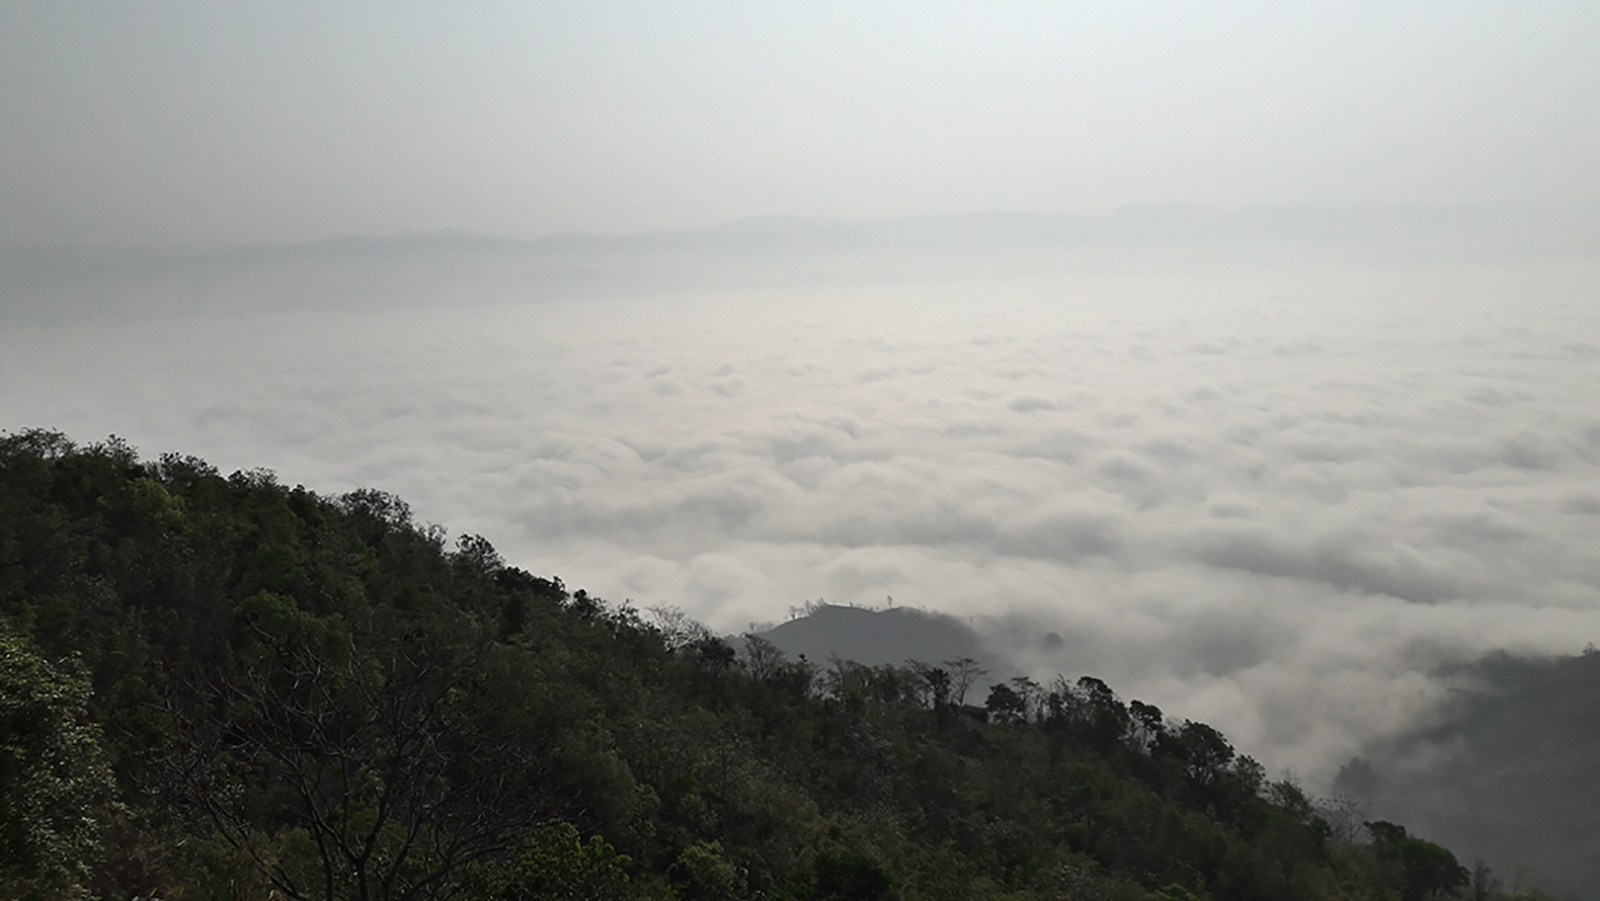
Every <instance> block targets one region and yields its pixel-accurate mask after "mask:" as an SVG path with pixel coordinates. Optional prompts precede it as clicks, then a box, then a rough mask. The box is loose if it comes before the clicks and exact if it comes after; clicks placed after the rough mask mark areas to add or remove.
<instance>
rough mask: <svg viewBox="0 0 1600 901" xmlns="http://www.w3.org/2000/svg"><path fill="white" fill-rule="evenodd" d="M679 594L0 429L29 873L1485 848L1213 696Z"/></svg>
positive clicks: (280, 490) (120, 884) (1437, 875)
mask: <svg viewBox="0 0 1600 901" xmlns="http://www.w3.org/2000/svg"><path fill="white" fill-rule="evenodd" d="M651 613H652V614H653V619H652V621H646V620H645V619H644V618H642V617H641V616H640V615H639V613H638V612H637V611H635V610H633V609H632V608H630V607H627V606H614V605H609V604H607V603H605V602H604V601H603V600H601V599H599V598H596V597H593V596H590V595H588V594H586V593H584V592H583V591H575V592H571V593H569V592H568V591H567V589H566V587H565V586H564V585H563V584H562V583H561V581H560V580H559V579H556V578H553V577H552V578H542V577H539V576H535V575H532V574H530V573H526V572H524V571H522V570H520V569H516V568H514V567H511V566H508V565H507V564H506V562H505V561H504V559H503V558H502V557H501V555H500V554H499V553H498V552H497V551H495V549H494V548H493V546H492V545H491V544H490V543H489V542H488V541H487V540H486V539H484V538H482V537H479V536H467V537H464V538H461V539H459V540H458V541H456V542H455V543H454V545H453V546H451V545H449V544H447V542H446V541H445V536H444V533H443V531H442V530H441V529H438V528H436V527H431V526H423V525H419V524H417V523H416V522H415V521H414V520H413V518H412V515H411V512H410V510H409V508H408V507H407V506H406V505H405V503H404V502H403V501H401V500H400V499H398V498H395V497H393V496H392V495H388V494H384V493H382V492H378V491H371V490H362V491H356V492H352V493H350V494H347V495H344V496H341V497H338V498H325V497H321V496H319V495H317V494H315V493H313V492H310V491H307V490H305V489H304V488H299V487H293V488H291V487H287V486H285V485H282V484H280V483H279V481H278V480H277V478H276V477H275V476H273V475H272V474H271V473H266V472H260V471H257V472H242V473H234V474H233V475H231V476H227V477H224V476H222V475H221V474H220V473H218V472H217V471H216V470H214V469H213V468H211V467H209V466H208V465H206V464H205V463H204V462H203V461H199V460H195V459H194V458H189V457H179V456H177V455H167V456H164V457H162V458H161V459H160V460H159V461H157V462H155V463H142V462H140V461H139V460H138V458H137V455H136V454H134V453H133V451H132V449H131V448H129V447H127V446H126V444H123V443H121V442H117V441H114V440H113V441H108V442H105V443H103V444H99V445H91V446H87V447H79V446H77V445H74V444H73V443H72V442H71V441H69V440H67V439H66V438H65V437H63V436H61V435H59V434H56V433H49V432H24V433H21V434H18V435H7V436H0V614H3V615H4V616H5V617H6V618H7V619H9V620H10V621H11V622H12V623H13V624H14V625H15V628H16V629H17V631H18V632H19V633H20V634H18V635H11V634H9V633H3V634H0V637H3V642H0V651H3V654H4V657H3V660H4V664H3V665H4V670H3V673H0V685H3V687H4V689H5V693H4V696H3V698H0V703H3V704H4V705H5V706H4V708H3V710H4V711H5V716H6V717H7V718H8V719H7V720H6V731H5V732H4V733H3V734H0V741H3V742H4V755H5V756H4V757H3V758H0V790H3V791H4V792H5V800H6V804H7V808H6V810H7V814H8V815H7V816H6V818H5V820H4V829H5V832H4V835H5V842H6V844H5V847H4V849H3V853H4V854H5V855H6V856H5V858H4V860H3V862H0V865H3V867H4V871H3V873H4V876H3V878H4V879H6V880H9V881H8V882H6V883H5V886H6V888H5V891H4V892H3V893H0V894H6V895H13V896H17V895H26V894H27V893H28V892H32V893H33V894H34V895H36V896H39V897H47V896H50V895H51V894H52V893H53V894H55V895H60V896H70V895H71V894H72V893H73V892H80V893H81V892H85V891H87V892H92V893H93V894H94V895H97V896H100V897H106V898H119V899H120V898H128V897H152V896H159V897H177V896H180V895H181V896H182V897H184V898H186V899H204V898H218V899H221V898H227V899H256V898H260V899H265V898H268V897H278V898H294V899H312V898H319V899H327V901H332V899H403V898H404V899H423V898H434V899H443V898H465V897H487V896H491V895H493V896H498V897H501V898H534V897H539V898H545V897H555V898H559V897H574V898H576V897H583V898H640V897H670V896H676V897H677V898H680V899H683V901H691V899H743V898H756V897H762V898H769V899H774V901H778V899H793V901H802V899H840V901H843V899H885V898H891V897H892V898H898V899H902V901H923V899H930V901H931V899H952V901H954V899H972V898H995V899H1000V898H1004V899H1010V901H1024V899H1046V898H1049V899H1057V898H1075V899H1102V901H1112V899H1127V901H1147V899H1149V898H1152V897H1157V898H1162V899H1165V901H1191V899H1207V898H1213V899H1220V898H1229V899H1233V898H1237V899H1242V901H1255V899H1263V901H1264V899H1308V901H1310V899H1330V901H1332V899H1363V898H1370V899H1374V901H1378V899H1388V898H1390V897H1399V898H1402V899H1404V901H1425V899H1426V898H1428V897H1431V896H1433V895H1436V894H1440V893H1450V892H1453V891H1456V890H1457V889H1458V888H1459V887H1460V886H1461V885H1462V884H1463V883H1462V882H1460V881H1459V880H1458V878H1457V877H1458V875H1459V873H1458V872H1457V870H1452V869H1451V868H1450V867H1451V866H1453V865H1454V858H1453V857H1449V856H1448V852H1446V851H1444V850H1443V849H1441V848H1438V847H1437V846H1435V845H1432V844H1430V843H1427V842H1423V841H1421V840H1420V839H1416V838H1413V837H1411V836H1409V835H1406V834H1404V832H1403V830H1401V831H1400V832H1399V833H1390V832H1385V831H1384V829H1383V828H1382V827H1379V828H1376V829H1375V830H1374V831H1373V832H1372V835H1373V836H1374V840H1373V841H1372V842H1371V843H1370V844H1367V845H1362V844H1359V843H1358V842H1357V841H1356V840H1355V839H1354V838H1352V837H1351V836H1347V835H1344V834H1343V833H1342V832H1341V833H1338V834H1336V831H1335V830H1333V829H1332V828H1330V827H1329V825H1328V823H1327V822H1325V821H1324V820H1322V819H1318V818H1317V817H1316V816H1314V812H1315V811H1316V809H1317V808H1316V807H1315V805H1313V804H1312V803H1311V802H1310V800H1309V799H1307V798H1306V797H1305V796H1304V793H1303V792H1300V791H1299V790H1298V789H1297V788H1295V787H1294V786H1292V785H1290V784H1288V783H1270V782H1268V781H1267V780H1266V779H1265V778H1264V773H1263V772H1262V770H1261V768H1260V766H1259V765H1258V764H1256V763H1255V762H1254V761H1252V760H1250V759H1249V758H1248V757H1244V756H1241V755H1239V754H1238V753H1237V752H1236V751H1235V749H1234V748H1233V746H1232V745H1231V744H1230V743H1229V742H1228V741H1227V739H1226V738H1225V737H1224V736H1223V735H1221V734H1220V733H1219V732H1217V731H1216V730H1215V729H1213V728H1211V727H1209V726H1207V725H1205V724H1203V723H1195V722H1171V721H1169V720H1168V719H1167V718H1166V717H1165V716H1164V715H1163V714H1162V712H1161V711H1160V710H1159V709H1157V708H1155V707H1154V706H1152V705H1148V704H1143V703H1141V702H1138V701H1132V702H1124V701H1122V700H1121V699H1119V698H1118V697H1117V696H1116V694H1115V693H1114V692H1113V691H1112V690H1111V688H1110V687H1109V686H1107V685H1106V684H1105V683H1104V682H1102V681H1100V680H1098V679H1094V678H1092V677H1083V678H1080V679H1077V680H1076V681H1068V680H1067V679H1065V678H1057V679H1056V680H1055V681H1054V682H1053V683H1051V684H1050V685H1049V686H1048V687H1045V686H1040V685H1039V684H1037V683H1034V682H1033V681H1032V680H1029V679H1026V678H1016V679H1011V680H1007V681H1005V682H1001V683H1000V684H999V685H997V686H996V688H995V689H994V690H993V691H992V692H991V694H990V696H989V705H988V711H989V713H990V714H991V719H992V720H994V721H993V722H990V723H980V722H978V721H977V720H975V719H974V718H973V717H971V716H969V715H964V713H968V714H970V713H971V710H970V708H969V709H967V710H966V711H965V712H964V711H963V709H962V705H963V704H964V702H965V700H966V693H967V692H968V691H969V690H970V689H971V688H972V686H973V685H974V684H975V683H976V681H977V680H978V679H979V678H980V677H981V676H982V675H983V674H984V673H983V671H982V670H981V669H979V668H978V666H977V664H976V662H975V661H973V660H971V659H966V658H963V659H959V660H951V661H945V662H944V663H943V664H942V665H940V666H932V665H928V664H923V663H917V662H908V663H907V664H906V665H905V666H899V667H897V666H877V667H865V666H860V665H857V664H855V663H852V662H850V661H844V660H836V661H833V662H832V664H831V666H830V667H828V668H827V669H826V670H821V669H819V668H818V667H817V666H815V665H813V664H812V663H811V662H809V661H806V660H804V659H801V660H794V661H791V660H787V659H785V658H784V657H783V655H782V654H781V653H779V652H778V651H777V649H776V648H774V647H772V646H770V645H769V644H765V643H762V642H761V641H760V640H759V639H757V638H751V637H746V639H745V640H744V641H743V642H742V643H736V642H731V641H729V640H728V639H725V638H722V637H719V636H716V635H714V634H712V633H711V632H710V631H709V630H707V629H706V628H705V627H704V626H701V625H699V624H697V623H694V622H693V621H692V620H688V619H687V618H686V617H684V616H683V615H682V613H681V611H676V610H675V609H673V608H668V607H662V608H657V609H656V610H654V611H651ZM74 655H76V656H74ZM52 661H55V662H52ZM72 661H77V662H72ZM102 748H103V750H104V753H102ZM52 749H53V750H52ZM41 774H44V775H43V776H42V775H41ZM113 777H114V778H113ZM114 789H120V795H121V797H123V798H125V799H127V800H126V803H127V807H126V808H119V807H117V806H115V805H113V804H111V803H110V802H111V800H112V798H113V796H114ZM12 811H30V813H28V814H26V815H24V816H15V815H12V814H11V812H12ZM102 827H103V828H102ZM1395 828H1396V829H1398V828H1399V827H1395ZM1391 839H1392V841H1391ZM97 846H98V847H99V849H100V850H99V851H97Z"/></svg>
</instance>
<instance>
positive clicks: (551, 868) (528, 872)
mask: <svg viewBox="0 0 1600 901" xmlns="http://www.w3.org/2000/svg"><path fill="white" fill-rule="evenodd" d="M631 863H632V861H631V860H630V859H629V858H628V856H627V855H625V854H618V853H617V849H615V848H613V847H611V845H609V844H607V843H606V841H605V839H603V838H601V837H600V836H598V835H596V836H591V837H590V839H589V841H588V842H584V841H583V840H582V837H581V836H579V835H578V829H577V827H576V826H573V825H572V824H571V823H568V822H566V821H565V820H557V821H554V822H550V823H546V824H544V825H543V826H540V827H539V828H537V829H535V830H534V831H533V832H531V833H530V834H529V835H528V838H527V844H526V848H525V850H524V851H523V852H522V857H521V859H520V860H518V861H517V866H516V868H515V870H513V872H512V874H511V875H510V876H509V877H507V878H506V879H503V880H501V881H500V882H499V883H498V884H496V885H495V887H494V891H493V894H492V897H494V898H497V899H505V901H523V899H530V901H531V899H535V898H537V899H544V901H623V899H627V898H632V897H635V894H636V893H635V890H634V886H633V884H632V881H631V880H630V879H629V878H628V871H627V867H628V866H629V865H630V864H631Z"/></svg>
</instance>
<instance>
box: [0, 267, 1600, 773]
mask: <svg viewBox="0 0 1600 901" xmlns="http://www.w3.org/2000/svg"><path fill="white" fill-rule="evenodd" d="M1596 284H1600V280H1597V278H1596V271H1595V268H1594V267H1593V266H1590V265H1587V264H1580V263H1572V264H1555V263H1545V264H1540V265H1532V264H1530V265H1516V264H1510V263H1507V264H1501V265H1496V266H1481V267H1468V268H1463V269H1457V270H1454V271H1452V272H1444V271H1441V270H1426V269H1415V270H1409V271H1399V270H1396V271H1381V270H1376V269H1358V268H1346V269H1329V268H1321V269H1304V270H1297V271H1291V270H1279V271H1265V270H1253V271H1252V272H1250V273H1247V274H1241V273H1230V272H1210V273H1204V272H1190V273H1188V274H1184V275H1164V276H1163V275H1147V276H1139V275H1128V274H1113V275H1104V276H1090V275H1079V276H1075V277H1061V278H1053V279H1044V280H1037V281H1004V280H994V281H988V282H968V283H964V284H961V285H954V286H951V285H945V286H909V287H876V288H846V287H840V288H828V289H823V288H806V289H800V288H796V289H793V290H777V289H774V290H767V291H764V292H759V293H751V292H746V293H741V294H737V295H736V294H733V293H722V294H718V293H705V294H701V295H678V296H658V297H647V298H635V299H617V300H594V299H589V300H582V301H577V300H574V301H546V302H538V303H527V304H520V305H516V304H513V305H500V306H492V307H463V306H453V307H450V308H437V307H426V306H422V307H419V306H416V305H413V306H412V307H411V308H408V309H400V310H395V311H390V312H371V311H367V312H350V311H344V312H340V311H322V312H317V311H299V312H282V313H261V314H239V315H223V314H188V315H171V316H166V317H162V318H156V319H142V320H137V321H135V320H130V319H124V320H121V321H112V320H106V319H100V320H85V321H76V322H54V323H51V322H45V321H33V320H23V319H16V320H14V321H10V322H6V323H5V328H4V329H0V424H3V425H4V427H6V428H10V429H17V428H22V427H28V426H36V425H37V426H50V427H58V428H61V429H64V430H66V431H68V432H69V433H70V434H72V435H73V436H74V437H76V438H78V439H80V440H89V439H93V438H97V437H101V436H104V435H105V434H108V433H113V432H114V433H117V434H120V435H123V436H124V437H127V438H129V439H130V440H131V441H133V442H134V444H136V445H137V446H139V447H140V448H141V450H142V451H143V452H144V453H145V454H146V455H151V456H153V455H155V454H157V453H160V452H162V451H166V450H181V451H183V452H187V453H195V454H198V455H201V456H205V457H207V458H209V459H210V460H211V461H212V462H213V463H216V464H217V465H219V466H221V467H223V468H224V469H225V470H226V469H231V468H235V467H244V468H248V467H255V466H265V467H270V468H273V469H275V470H277V471H279V472H280V474H281V476H282V477H283V478H284V479H285V480H287V481H291V482H300V481H303V482H304V483H306V484H307V485H308V486H309V487H312V488H315V489H318V490H321V491H325V492H337V491H342V490H346V489H349V488H352V487H355V486H358V485H371V486H375V487H379V488H383V489H387V490H391V491H394V492H396V493H398V494H400V495H401V496H403V497H404V498H406V499H407V500H408V501H410V502H411V503H412V505H413V507H414V509H416V511H417V512H418V514H419V515H420V516H421V517H422V518H424V519H427V520H430V521H435V522H439V523H442V524H445V525H447V526H448V527H450V528H451V529H452V530H453V531H454V532H479V533H482V534H484V535H486V536H487V537H489V538H490V540H492V541H493V542H494V543H495V545H496V546H497V547H498V548H499V549H500V550H501V551H502V552H503V553H504V554H505V556H506V557H507V558H508V559H510V560H511V561H513V562H514V563H516V564H518V565H521V566H523V567H525V568H527V569H530V570H532V571H535V572H538V573H541V574H546V575H548V574H557V575H560V576H561V577H562V578H564V579H565V580H566V581H567V582H568V584H569V585H572V586H574V587H585V588H588V589H589V590H590V591H592V592H594V593H598V594H600V595H602V596H605V597H608V598H611V599H613V600H621V599H624V598H631V599H633V600H634V601H635V602H636V603H639V604H641V605H648V604H654V603H657V602H666V603H670V604H676V605H679V606H682V607H683V608H685V609H686V610H688V611H689V612H690V613H691V614H693V615H695V616H697V617H700V618H702V619H704V620H706V621H707V622H709V623H710V624H712V625H713V626H715V627H717V628H719V629H722V630H727V631H742V630H743V629H744V628H745V627H746V625H747V624H748V623H750V622H752V621H770V620H777V619H782V618H783V615H784V612H785V611H786V610H787V609H788V608H789V607H790V606H792V605H796V604H799V603H800V602H801V601H802V600H803V599H816V598H819V597H821V598H826V599H827V600H828V601H831V602H835V603H844V602H855V603H861V604H879V603H881V602H882V601H883V599H884V597H885V596H886V595H892V596H893V597H894V598H895V601H896V602H897V603H899V604H912V605H918V606H924V607H928V608H931V609H937V610H942V611H946V612H950V613H953V614H956V615H959V616H962V617H970V618H971V621H972V622H973V623H974V624H975V625H977V626H978V627H979V628H980V629H982V630H983V631H984V632H985V633H986V634H988V635H990V636H991V638H992V640H994V641H995V642H996V643H997V644H999V645H1001V646H1003V647H1004V648H1006V649H1007V651H1009V653H1010V654H1011V655H1012V657H1013V658H1014V660H1015V661H1016V665H1017V667H1018V670H1019V672H1029V673H1032V674H1034V675H1036V676H1041V677H1048V676H1049V675H1052V674H1054V673H1055V672H1063V673H1065V674H1067V675H1068V676H1072V677H1075V676H1077V675H1079V674H1083V673H1093V674H1095V675H1099V676H1101V677H1103V678H1106V679H1107V680H1108V681H1110V682H1111V684H1112V685H1113V686H1114V687H1116V688H1117V689H1118V690H1119V691H1120V692H1121V693H1122V694H1123V695H1124V696H1128V697H1139V698H1142V699H1145V700H1148V701H1152V702H1154V703H1157V704H1160V705H1161V706H1162V707H1163V708H1164V709H1166V710H1168V712H1169V713H1172V714H1175V715H1178V716H1182V717H1189V718H1194V719H1201V720H1205V721H1207V722H1211V723H1213V724H1214V725H1217V726H1218V727H1219V728H1222V729H1224V730H1225V731H1226V732H1227V734H1228V735H1229V736H1230V737H1232V738H1233V739H1235V741H1236V742H1237V743H1238V744H1239V745H1240V746H1241V747H1242V748H1243V749H1245V750H1246V751H1248V752H1250V753H1253V754H1256V755H1257V756H1258V757H1260V758H1261V759H1262V760H1263V761H1264V762H1266V763H1267V764H1268V765H1269V766H1272V767H1274V768H1293V769H1294V770H1296V771H1297V772H1299V773H1301V774H1302V775H1305V776H1307V777H1309V778H1311V779H1312V780H1314V781H1315V780H1321V779H1323V778H1326V777H1329V776H1331V772H1332V770H1333V769H1335V768H1336V767H1337V765H1338V764H1339V763H1340V762H1342V761H1343V760H1344V759H1346V758H1347V757H1348V755H1349V754H1350V753H1352V752H1354V751H1355V750H1356V749H1357V748H1358V746H1359V745H1360V744H1361V742H1363V741H1365V740H1367V739H1369V738H1371V737H1374V736H1379V735H1384V734H1388V733H1390V732H1393V731H1395V730H1397V729H1399V728H1402V727H1404V726H1406V725H1408V724H1414V723H1415V721H1416V719H1417V718H1419V717H1424V716H1426V715H1427V714H1428V711H1429V710H1430V709H1431V704H1432V701H1433V700H1434V699H1436V698H1437V697H1438V696H1439V695H1440V694H1441V693H1442V692H1443V691H1445V690H1446V688H1447V687H1448V686H1447V685H1445V684H1444V683H1442V682H1440V681H1439V680H1438V678H1436V677H1435V676H1433V675H1431V673H1432V672H1434V670H1435V668H1436V667H1437V666H1438V665H1439V664H1441V663H1444V662H1449V661H1454V660H1461V659H1466V658H1470V657H1473V656H1475V655H1477V654H1479V653H1481V652H1483V651H1485V650H1488V649H1493V648H1510V649H1519V650H1542V651H1555V652H1575V651H1577V650H1578V649H1580V648H1581V647H1582V646H1583V645H1584V643H1585V642H1586V641H1591V640H1594V641H1600V551H1597V550H1596V548H1597V543H1596V540H1595V539H1596V538H1597V537H1600V488H1597V487H1596V486H1597V485H1600V478H1597V476H1600V396H1597V395H1596V393H1595V386H1596V385H1600V305H1597V304H1596V302H1595V301H1596V299H1597V298H1596V297H1595V286H1596ZM461 290H462V296H468V295H470V291H471V289H470V286H464V287H463V288H462V289H461ZM1047 632H1056V633H1059V635H1060V636H1061V637H1062V638H1063V639H1064V641H1063V642H1062V643H1061V644H1060V646H1059V647H1050V646H1048V645H1046V643H1045V642H1044V639H1043V636H1045V634H1046V633H1047Z"/></svg>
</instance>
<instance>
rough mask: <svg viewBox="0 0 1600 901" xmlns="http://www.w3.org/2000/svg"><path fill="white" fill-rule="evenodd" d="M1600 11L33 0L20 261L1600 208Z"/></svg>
mask: <svg viewBox="0 0 1600 901" xmlns="http://www.w3.org/2000/svg"><path fill="white" fill-rule="evenodd" d="M1597 45H1600V7H1596V6H1595V5H1594V4H1592V3H1587V2H1548V3H1485V2H1451V3H1444V2H1437V3H1394V2H1383V3H1377V2H1374V3H1361V2H1338V3H1333V2H1328V3H1318V2H1308V3H1294V4H1287V3H1224V4H1204V5H1201V4H1192V3H1178V2H1151V3H1094V2H1090V3H1061V4H1043V3H994V4H981V5H980V4H968V3H941V2H918V3H909V2H908V3H896V2H878V3H865V4H863V3H843V2H839V3H829V2H822V3H806V4H774V3H714V2H711V3H638V2H596V3H582V4H578V3H474V2H467V3H450V4H443V3H433V4H427V3H361V2H353V3H344V4H338V5H336V6H329V5H327V4H318V3H297V2H278V3H263V2H245V3H232V4H199V3H172V2H142V0H134V2H127V3H117V4H89V3H57V2H48V3H46V2H18V0H7V2H5V3H0V87H3V90H0V245H39V244H75V245H81V244H133V245H151V244H154V245H208V246H209V245H218V244H235V243H285V242H287V243H294V242H303V241H312V240H317V239H320V238H323V237H326V236H328V235H330V234H394V233H399V232H408V231H418V230H421V231H426V230H432V229H438V228H447V227H448V228H461V229H468V230H473V231H480V232H487V233H491V234H497V235H507V236H512V237H523V238H526V237H533V236H538V235H544V234H551V233H562V232H573V231H580V232H582V231H598V232H633V231H648V230H654V229H662V228H682V227H693V226H702V225H709V224H714V223H717V222H722V221H726V220H731V219H737V218H741V217H747V216H768V215H800V216H834V217H846V218H850V217H888V216H906V215H926V214H939V213H952V212H968V211H986V210H1001V211H1038V210H1044V211H1064V212H1078V213H1091V214H1092V213H1101V212H1105V211H1109V210H1111V209H1114V208H1116V207H1119V206H1122V205H1124V204H1130V203H1198V204H1211V205H1224V206H1234V205H1247V204H1257V203H1280V202H1301V201H1333V202H1346V203H1459V202H1536V203H1572V202H1580V203H1594V202H1600V167H1596V166H1594V165H1593V162H1592V161H1593V160H1594V159H1596V158H1600V117H1596V116H1595V115H1593V110H1594V109H1595V108H1596V106H1597V104H1600V93H1597V92H1600V56H1597V55H1596V54H1594V53H1593V52H1592V48H1593V47H1595V46H1597Z"/></svg>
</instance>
